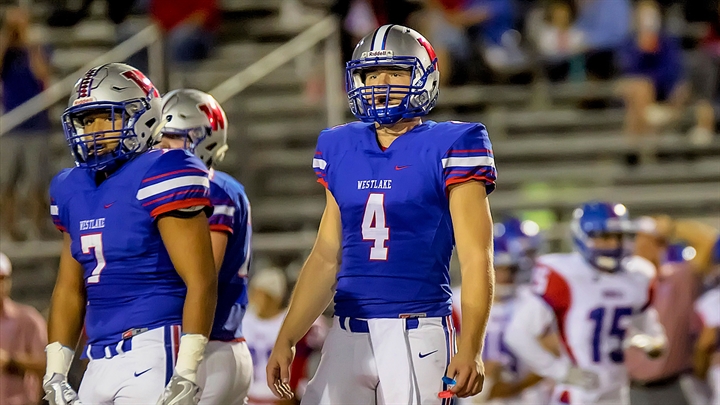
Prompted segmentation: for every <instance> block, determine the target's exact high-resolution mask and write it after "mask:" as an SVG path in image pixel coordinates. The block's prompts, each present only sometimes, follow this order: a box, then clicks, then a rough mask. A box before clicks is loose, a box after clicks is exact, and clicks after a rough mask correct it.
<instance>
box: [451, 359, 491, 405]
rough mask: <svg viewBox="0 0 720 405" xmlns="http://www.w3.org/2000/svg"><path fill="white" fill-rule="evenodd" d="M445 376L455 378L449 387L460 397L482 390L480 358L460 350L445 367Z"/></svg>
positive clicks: (483, 379) (483, 370) (483, 380)
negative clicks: (452, 384)
mask: <svg viewBox="0 0 720 405" xmlns="http://www.w3.org/2000/svg"><path fill="white" fill-rule="evenodd" d="M445 375H446V376H447V377H450V378H452V379H453V380H455V386H453V387H452V388H450V391H452V392H453V393H454V394H455V395H457V396H458V397H460V398H466V397H471V396H473V395H476V394H477V393H478V392H480V391H481V390H482V387H483V383H484V382H485V369H484V368H483V363H482V360H480V358H479V357H478V356H476V355H474V354H470V353H465V352H463V351H462V350H460V351H458V353H457V354H456V355H455V357H453V359H452V360H451V361H450V364H449V365H448V368H447V373H446V374H445Z"/></svg>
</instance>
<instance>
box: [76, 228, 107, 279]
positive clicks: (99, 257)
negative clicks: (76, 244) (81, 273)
mask: <svg viewBox="0 0 720 405" xmlns="http://www.w3.org/2000/svg"><path fill="white" fill-rule="evenodd" d="M80 244H81V245H82V252H83V254H86V255H89V254H91V253H92V254H94V255H95V261H96V262H97V264H96V265H95V268H94V269H93V271H92V273H91V274H90V277H88V279H87V283H88V284H95V283H99V282H100V273H102V271H103V269H104V268H105V255H104V254H103V242H102V234H101V233H91V234H88V235H81V236H80Z"/></svg>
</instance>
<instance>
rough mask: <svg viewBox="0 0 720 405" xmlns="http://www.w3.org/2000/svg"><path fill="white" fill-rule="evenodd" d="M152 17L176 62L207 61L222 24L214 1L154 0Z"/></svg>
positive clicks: (151, 5) (151, 9) (151, 10)
mask: <svg viewBox="0 0 720 405" xmlns="http://www.w3.org/2000/svg"><path fill="white" fill-rule="evenodd" d="M150 15H151V16H152V18H153V20H154V21H155V23H156V24H157V25H158V27H159V28H160V30H161V31H162V32H163V33H164V35H165V40H166V41H167V49H168V51H169V54H170V57H171V59H172V60H173V61H175V62H193V61H199V60H203V59H205V58H207V57H208V56H209V55H210V50H211V49H212V45H213V42H214V38H215V31H216V30H217V29H218V27H219V23H220V11H219V9H218V6H217V2H216V1H215V0H202V1H197V0H151V2H150Z"/></svg>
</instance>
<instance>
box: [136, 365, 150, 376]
mask: <svg viewBox="0 0 720 405" xmlns="http://www.w3.org/2000/svg"><path fill="white" fill-rule="evenodd" d="M150 370H152V367H150V368H149V369H147V370H145V371H141V372H139V373H138V372H137V371H136V372H135V377H140V376H141V375H143V374H145V373H147V372H148V371H150Z"/></svg>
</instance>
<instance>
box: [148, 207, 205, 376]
mask: <svg viewBox="0 0 720 405" xmlns="http://www.w3.org/2000/svg"><path fill="white" fill-rule="evenodd" d="M157 226H158V230H159V231H160V236H161V237H162V240H163V243H164V244H165V248H166V249H167V251H168V255H169V256H170V260H171V261H172V263H173V266H174V267H175V270H176V271H177V273H178V274H179V275H180V277H181V278H182V279H183V281H184V282H185V285H186V286H187V295H186V296H185V305H184V307H183V324H182V327H183V333H184V335H183V337H182V338H181V341H180V349H179V351H178V360H177V364H176V366H175V372H176V373H178V374H180V375H181V376H182V377H184V378H187V379H188V380H190V381H192V382H193V383H194V382H195V379H196V378H197V368H198V365H199V363H200V360H202V355H203V352H204V350H205V345H206V344H207V341H208V336H209V335H210V328H211V327H212V321H213V318H214V316H215V305H216V304H217V272H216V271H215V263H214V260H213V254H212V243H211V241H210V228H209V225H208V220H207V217H206V216H205V214H204V213H198V214H197V215H195V216H193V217H191V218H180V217H174V216H171V215H165V216H162V217H160V218H159V219H158V222H157Z"/></svg>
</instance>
